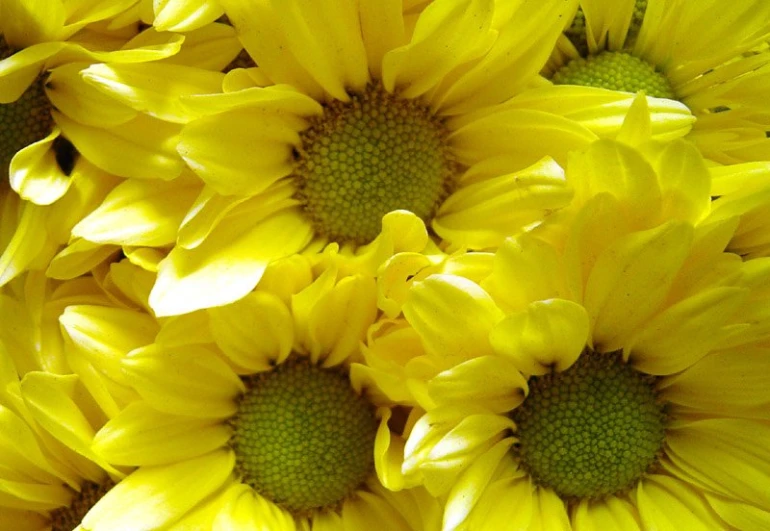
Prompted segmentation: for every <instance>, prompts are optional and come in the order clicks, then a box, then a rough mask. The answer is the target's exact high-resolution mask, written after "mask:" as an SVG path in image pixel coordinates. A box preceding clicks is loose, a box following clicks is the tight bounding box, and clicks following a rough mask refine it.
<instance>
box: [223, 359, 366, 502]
mask: <svg viewBox="0 0 770 531" xmlns="http://www.w3.org/2000/svg"><path fill="white" fill-rule="evenodd" d="M247 384H248V386H249V390H248V391H247V392H246V394H245V395H244V396H243V398H242V399H241V403H240V406H239V409H238V413H237V415H236V417H235V418H234V419H233V426H234V431H235V433H234V435H233V439H232V445H233V447H234V448H235V453H236V459H237V468H238V470H239V472H240V473H241V475H242V478H243V481H244V483H247V484H249V485H250V486H251V487H252V488H254V490H256V491H257V492H259V493H260V494H261V495H262V496H264V497H266V498H268V499H269V500H271V501H273V502H274V503H276V504H278V505H281V506H283V507H285V508H286V509H288V510H289V511H291V512H293V513H295V514H297V513H303V512H305V511H309V510H313V509H323V508H331V507H335V506H336V505H337V504H338V503H339V502H341V501H342V500H344V498H345V497H346V496H348V495H349V494H351V493H352V492H353V491H354V490H355V489H356V488H357V487H359V486H360V485H361V484H362V483H363V482H364V481H365V480H366V479H367V477H368V476H369V475H370V474H372V472H373V470H374V437H375V434H376V433H377V425H378V423H377V419H376V418H375V414H374V408H373V407H372V406H371V404H369V402H368V401H367V400H365V399H364V398H362V397H360V396H358V395H357V394H356V393H355V392H354V391H353V389H352V388H351V387H350V382H349V380H348V378H347V377H346V376H345V375H344V374H343V373H341V372H339V371H337V370H333V369H322V368H320V367H317V366H315V365H312V364H310V363H308V362H306V361H299V360H295V361H291V360H290V361H288V362H286V363H283V364H281V365H279V366H277V367H276V368H275V369H273V370H272V371H270V372H267V373H261V374H257V375H254V376H251V377H249V378H248V379H247Z"/></svg>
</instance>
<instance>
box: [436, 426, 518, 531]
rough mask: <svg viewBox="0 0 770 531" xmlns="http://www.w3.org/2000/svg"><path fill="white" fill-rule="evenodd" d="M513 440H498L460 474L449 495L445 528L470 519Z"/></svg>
mask: <svg viewBox="0 0 770 531" xmlns="http://www.w3.org/2000/svg"><path fill="white" fill-rule="evenodd" d="M512 442H513V441H512V439H510V438H508V439H503V440H502V441H500V442H498V443H497V444H495V445H494V446H493V447H492V448H490V449H489V450H488V451H487V452H485V453H484V454H483V455H481V456H480V457H479V458H478V459H476V460H475V461H474V462H473V464H472V465H470V466H469V467H468V468H467V469H466V470H465V471H464V472H463V473H462V474H461V475H460V477H459V478H458V479H457V482H456V483H455V484H454V486H453V487H452V490H450V491H449V494H448V495H447V501H446V510H445V512H444V527H443V529H457V528H458V527H461V526H462V524H463V522H464V521H465V520H466V519H468V517H469V516H470V514H471V512H472V511H473V509H474V508H475V506H476V504H477V503H478V502H479V498H481V497H482V496H483V495H484V494H485V492H484V491H485V490H486V487H487V485H488V484H489V482H490V480H491V479H492V475H493V473H494V472H495V469H496V468H497V467H498V465H499V464H500V460H501V459H502V458H503V456H504V455H505V454H506V453H507V452H508V451H509V450H510V447H511V443H512Z"/></svg>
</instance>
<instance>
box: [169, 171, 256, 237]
mask: <svg viewBox="0 0 770 531" xmlns="http://www.w3.org/2000/svg"><path fill="white" fill-rule="evenodd" d="M246 199H247V197H245V196H222V195H219V194H218V193H216V192H215V191H214V189H213V188H211V187H210V186H204V187H203V190H201V192H200V194H199V195H198V197H197V198H196V199H195V202H194V203H193V204H192V206H191V207H190V208H189V210H188V211H187V214H186V215H185V217H184V219H183V220H182V223H181V225H180V226H179V232H178V236H177V244H178V245H180V246H182V247H184V248H185V249H193V248H195V247H197V246H198V245H200V244H201V242H202V241H203V240H205V239H206V237H207V236H208V235H209V234H211V231H212V230H214V228H215V227H216V226H217V224H218V223H219V222H220V221H222V219H223V218H224V217H225V216H226V215H227V213H228V212H230V211H231V210H232V209H233V208H235V207H236V206H238V205H239V204H240V203H242V202H243V201H245V200H246Z"/></svg>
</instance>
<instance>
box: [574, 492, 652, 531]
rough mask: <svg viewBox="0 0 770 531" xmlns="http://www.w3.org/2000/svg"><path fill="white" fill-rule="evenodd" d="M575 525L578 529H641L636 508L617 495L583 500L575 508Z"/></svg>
mask: <svg viewBox="0 0 770 531" xmlns="http://www.w3.org/2000/svg"><path fill="white" fill-rule="evenodd" d="M573 522H574V523H573V525H574V527H575V529H576V530H577V531H626V530H627V531H641V529H642V528H641V524H640V522H639V516H638V515H637V512H636V509H635V508H634V507H633V506H632V505H631V504H630V503H628V502H627V501H625V500H623V499H621V498H618V497H616V496H608V497H607V498H606V499H605V500H601V501H598V502H589V501H586V500H583V501H581V502H580V505H578V506H577V509H576V510H575V516H574V517H573Z"/></svg>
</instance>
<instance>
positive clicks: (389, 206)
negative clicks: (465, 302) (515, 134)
mask: <svg viewBox="0 0 770 531" xmlns="http://www.w3.org/2000/svg"><path fill="white" fill-rule="evenodd" d="M446 137H447V130H446V128H445V127H444V125H443V123H442V122H441V120H439V119H438V118H436V117H435V116H434V115H433V114H432V113H431V111H430V109H429V108H428V107H427V106H425V105H423V104H422V103H420V102H419V101H416V100H409V99H400V98H398V97H397V96H395V95H393V94H389V93H388V92H386V91H385V90H384V89H383V88H382V87H381V86H379V85H371V86H369V87H367V89H366V90H365V91H364V92H363V93H362V94H353V95H351V100H350V101H349V102H347V103H345V102H341V101H337V100H335V101H333V102H332V103H330V104H328V105H327V106H326V109H325V110H324V114H323V116H321V117H320V118H318V119H316V120H315V121H313V122H312V124H311V126H310V127H309V128H308V129H307V130H305V131H304V132H303V133H302V135H301V140H302V147H301V148H300V149H298V150H297V154H296V157H297V164H296V169H295V173H294V176H295V178H296V181H297V186H298V197H299V199H300V200H301V202H302V204H303V205H304V208H305V212H306V213H307V215H308V217H309V218H310V219H311V220H312V222H313V224H314V225H315V228H316V230H317V232H318V233H319V234H321V235H323V236H326V237H328V238H329V239H331V240H334V241H337V242H340V243H347V242H352V243H354V244H357V245H361V244H365V243H368V242H370V241H372V240H373V239H374V238H375V237H376V236H377V234H379V232H380V228H381V220H382V216H384V215H385V214H387V213H388V212H390V211H392V210H399V209H405V210H411V211H412V212H413V213H414V214H416V215H417V216H419V217H420V218H422V219H423V220H425V221H429V220H430V218H431V216H433V214H434V212H435V210H436V208H437V207H438V205H439V203H440V202H441V201H442V200H443V199H444V198H445V197H446V196H447V195H448V193H449V191H450V188H451V186H452V182H453V178H454V176H455V175H456V173H457V165H456V163H455V162H454V161H453V159H452V156H451V155H450V153H449V151H448V149H447V147H446V146H447V142H446Z"/></svg>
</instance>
